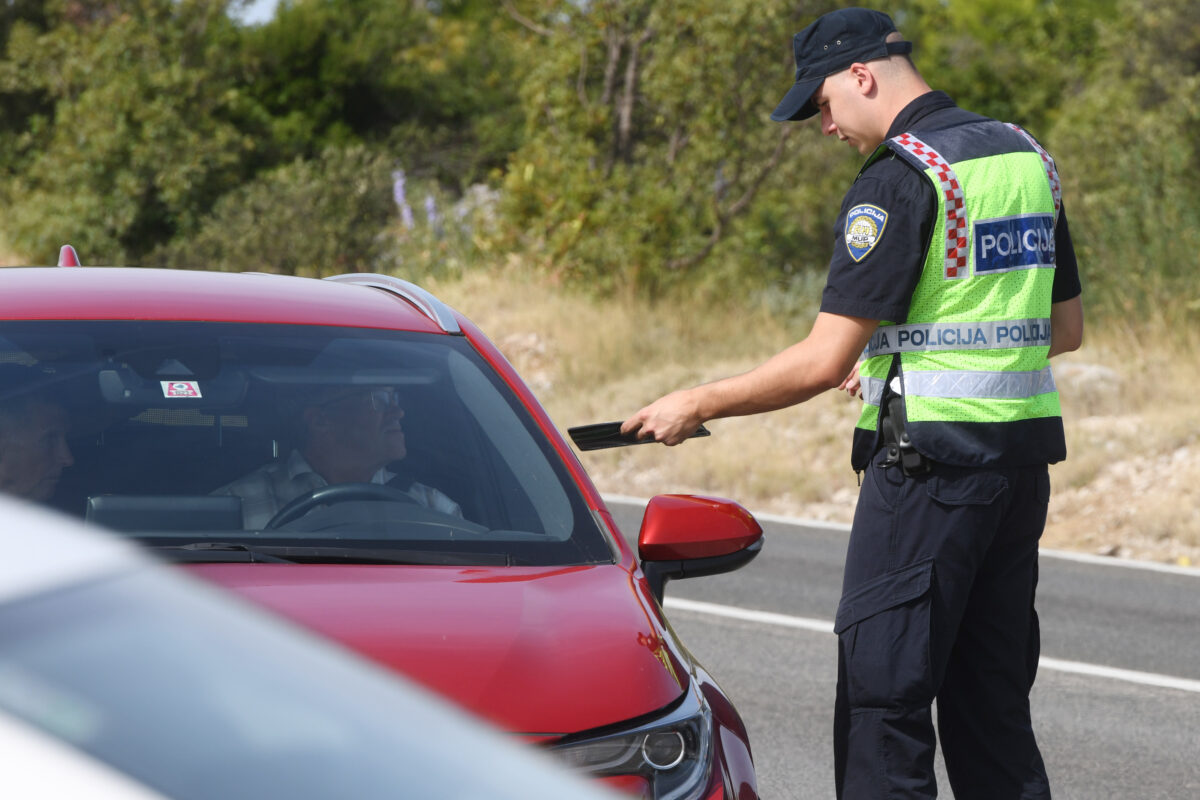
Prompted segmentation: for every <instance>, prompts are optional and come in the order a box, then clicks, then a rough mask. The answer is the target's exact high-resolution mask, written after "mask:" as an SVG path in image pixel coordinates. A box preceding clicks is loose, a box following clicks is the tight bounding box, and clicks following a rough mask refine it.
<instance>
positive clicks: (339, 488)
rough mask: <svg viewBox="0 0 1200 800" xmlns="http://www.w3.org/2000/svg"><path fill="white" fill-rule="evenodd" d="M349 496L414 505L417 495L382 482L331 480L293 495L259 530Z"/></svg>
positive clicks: (342, 501) (279, 524)
mask: <svg viewBox="0 0 1200 800" xmlns="http://www.w3.org/2000/svg"><path fill="white" fill-rule="evenodd" d="M353 500H381V501H393V502H397V501H398V502H402V503H413V504H414V505H417V499H416V498H415V497H413V496H412V495H411V494H409V493H408V492H405V491H403V490H401V489H397V488H396V487H394V486H388V485H386V484H383V483H335V484H333V485H331V486H318V487H317V488H316V489H313V490H312V491H309V492H305V493H304V494H302V495H300V496H299V497H297V498H295V499H294V500H292V501H291V502H290V503H288V504H287V505H285V506H284V507H283V508H281V509H279V511H278V513H276V514H275V516H273V517H271V519H270V521H269V522H267V524H266V525H264V526H263V530H265V531H270V530H275V529H276V528H279V527H281V526H283V525H286V524H288V523H289V522H291V521H293V520H296V519H299V518H300V517H303V516H304V515H305V514H307V513H308V512H310V511H312V510H313V509H314V508H316V507H317V506H331V505H333V504H334V503H347V502H351V501H353Z"/></svg>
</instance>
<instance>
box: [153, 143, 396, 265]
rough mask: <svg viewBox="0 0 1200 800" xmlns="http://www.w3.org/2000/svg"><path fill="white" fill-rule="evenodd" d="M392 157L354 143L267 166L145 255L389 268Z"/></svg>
mask: <svg viewBox="0 0 1200 800" xmlns="http://www.w3.org/2000/svg"><path fill="white" fill-rule="evenodd" d="M390 174H391V160H390V159H389V158H388V157H387V156H386V155H383V154H380V153H377V152H372V151H371V150H369V149H367V148H365V147H362V146H355V147H350V148H345V149H336V148H330V149H327V150H326V151H325V152H324V153H322V154H321V156H320V158H318V159H315V160H312V161H302V160H297V161H295V162H293V163H291V164H288V165H286V166H282V167H278V168H276V169H274V170H271V171H270V172H266V173H264V174H262V175H260V176H259V177H258V178H256V179H255V180H254V181H252V182H250V183H248V184H246V185H245V186H242V187H241V188H239V189H237V190H235V191H233V192H231V193H229V194H227V195H226V196H224V197H222V198H221V199H220V200H219V201H218V202H217V204H216V206H215V207H214V208H213V211H212V214H210V215H209V216H208V217H206V218H205V220H204V222H203V224H202V225H201V226H200V228H199V230H198V231H197V232H196V233H195V234H194V235H192V236H189V237H186V238H177V239H176V240H174V241H172V242H171V243H170V244H169V245H167V246H165V247H163V248H161V249H160V250H159V251H158V252H156V253H154V254H153V255H152V257H151V258H150V259H149V260H150V261H153V262H155V263H158V264H161V265H165V266H172V267H205V268H218V269H228V270H235V271H256V272H277V273H282V274H288V275H308V276H322V275H329V274H334V273H340V272H368V271H380V270H381V269H384V270H386V269H389V268H390V267H391V266H392V263H391V259H392V258H393V256H394V246H393V243H392V239H391V237H390V236H388V235H387V234H386V229H387V227H388V225H389V222H391V220H392V219H393V217H394V205H393V203H392V197H391V177H390Z"/></svg>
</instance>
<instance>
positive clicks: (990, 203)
mask: <svg viewBox="0 0 1200 800" xmlns="http://www.w3.org/2000/svg"><path fill="white" fill-rule="evenodd" d="M889 150H890V151H894V152H895V153H897V154H898V155H899V156H900V157H901V158H903V159H904V160H906V161H907V162H908V163H909V164H911V165H912V166H913V167H914V168H916V169H918V170H920V171H921V172H922V173H923V174H924V175H925V176H926V177H927V178H928V179H929V180H930V182H931V183H932V184H933V187H934V191H935V194H936V195H937V198H938V209H937V219H936V221H935V224H934V228H933V233H932V235H931V237H930V242H929V244H928V245H927V250H926V253H925V263H924V267H923V270H922V273H921V277H920V279H919V281H918V283H917V286H916V289H915V291H914V292H913V296H912V302H911V303H910V305H909V310H908V316H907V318H906V319H904V320H902V321H882V322H881V323H880V326H879V328H878V329H877V330H876V333H875V335H874V336H873V337H872V339H871V342H870V344H869V345H868V346H867V349H866V352H865V354H864V355H865V360H864V362H863V363H862V364H861V365H860V368H859V374H860V376H861V378H862V387H863V397H864V399H865V401H866V402H865V404H864V406H863V412H862V415H861V416H860V418H859V421H858V424H857V426H856V428H855V442H854V456H853V461H854V467H855V469H862V468H863V467H864V466H865V465H866V463H867V461H868V460H869V459H870V457H871V455H872V454H873V453H874V452H875V451H876V450H877V449H878V447H879V443H880V437H879V435H878V430H877V429H878V423H879V415H880V407H881V404H882V403H886V402H887V400H888V399H889V398H890V397H892V396H893V395H894V394H897V393H899V394H902V395H903V397H904V407H905V414H906V416H907V425H906V431H907V433H908V437H909V439H910V440H911V442H912V444H913V446H914V447H915V448H916V450H917V451H918V452H920V453H921V454H923V455H925V456H926V457H928V458H930V459H932V460H933V461H936V462H940V463H946V464H955V465H959V466H988V465H995V466H1021V465H1026V464H1045V463H1052V462H1055V461H1060V460H1062V459H1063V458H1065V457H1066V442H1065V437H1064V435H1063V428H1062V412H1061V409H1060V406H1059V400H1058V392H1057V390H1056V388H1055V385H1054V378H1053V376H1052V375H1051V373H1050V364H1049V361H1048V359H1047V357H1046V355H1047V352H1048V350H1049V347H1050V304H1051V291H1052V287H1053V284H1054V241H1055V240H1054V231H1055V225H1056V223H1057V219H1058V211H1059V208H1060V206H1061V192H1060V189H1059V182H1058V175H1057V171H1056V170H1055V167H1054V162H1053V160H1052V159H1051V158H1050V156H1049V155H1048V154H1047V153H1046V152H1045V150H1043V149H1042V148H1041V146H1040V145H1038V144H1037V142H1035V141H1034V140H1033V138H1032V137H1030V136H1029V135H1028V134H1026V133H1025V132H1024V131H1022V130H1021V129H1020V128H1017V127H1016V126H1014V125H1006V124H1003V123H1000V122H995V121H991V120H987V121H980V122H972V123H968V124H965V125H960V126H955V127H951V128H946V129H943V130H938V131H929V132H921V133H920V135H919V136H918V135H914V134H908V133H906V134H902V135H900V136H897V137H895V138H893V139H890V140H888V141H887V142H885V143H884V144H883V145H881V146H880V147H879V149H878V150H876V152H875V153H874V154H873V155H872V157H871V158H870V159H869V160H868V161H867V166H869V165H870V164H871V163H872V162H873V161H874V160H875V159H877V158H879V157H881V156H882V155H884V154H885V153H887V152H888V151H889ZM864 169H866V166H864ZM860 174H861V173H860Z"/></svg>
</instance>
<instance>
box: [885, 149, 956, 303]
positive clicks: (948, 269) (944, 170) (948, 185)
mask: <svg viewBox="0 0 1200 800" xmlns="http://www.w3.org/2000/svg"><path fill="white" fill-rule="evenodd" d="M892 141H894V142H896V143H897V144H899V145H900V146H901V147H903V148H904V149H905V150H907V151H908V152H909V153H911V154H912V155H913V156H915V157H916V158H917V159H919V160H920V161H921V163H923V164H926V165H928V166H929V167H930V168H932V169H933V172H934V174H935V175H937V176H938V180H939V181H941V184H942V187H941V188H942V198H943V201H944V202H943V206H944V207H945V209H946V266H945V268H944V271H943V273H942V274H943V275H944V276H945V277H946V278H949V279H954V278H966V277H967V276H968V274H969V270H968V269H967V262H968V258H969V256H970V248H969V246H968V242H967V239H968V237H967V206H966V203H965V202H964V200H963V190H962V184H961V183H959V182H958V176H957V175H956V174H954V169H953V167H951V166H950V163H949V162H948V161H946V159H944V158H942V155H941V154H940V153H938V151H936V150H934V149H933V148H932V147H930V146H929V145H927V144H925V143H924V142H922V141H921V140H920V139H918V138H917V137H915V136H913V135H912V134H911V133H902V134H900V135H899V136H897V137H895V138H894V139H893V140H892Z"/></svg>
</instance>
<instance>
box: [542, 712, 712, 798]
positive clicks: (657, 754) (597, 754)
mask: <svg viewBox="0 0 1200 800" xmlns="http://www.w3.org/2000/svg"><path fill="white" fill-rule="evenodd" d="M711 749H712V711H711V710H710V709H709V707H708V704H707V703H706V702H704V699H703V697H701V696H700V694H699V692H696V691H694V690H691V689H690V690H689V691H687V692H686V693H685V694H684V697H683V700H682V702H680V703H679V705H677V706H675V707H674V708H673V709H672V710H670V711H668V712H667V713H666V714H664V715H663V716H662V717H659V718H657V719H654V720H651V721H649V722H645V723H642V724H640V725H637V726H636V727H632V728H626V729H624V730H614V731H612V732H611V733H604V734H598V735H594V736H589V737H588V738H586V739H578V740H574V741H570V740H568V741H565V742H564V743H562V744H559V745H556V746H554V747H553V748H552V750H551V752H553V753H554V754H555V755H556V756H558V757H559V758H561V759H562V760H563V761H565V762H566V763H567V764H568V765H569V766H571V767H572V768H574V769H577V770H581V771H583V772H585V773H587V774H589V775H591V776H593V777H596V778H611V777H624V776H628V777H631V778H641V779H642V780H643V781H645V783H646V785H647V786H649V787H650V789H651V794H650V797H652V798H654V800H692V799H693V798H696V797H699V796H700V795H701V793H703V791H704V789H705V787H706V786H707V784H708V777H709V771H710V769H711V762H712V758H711V752H710V751H711Z"/></svg>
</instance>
